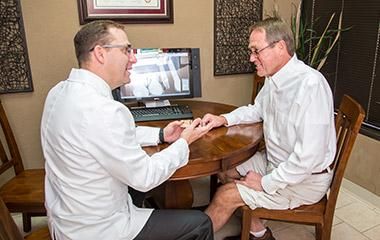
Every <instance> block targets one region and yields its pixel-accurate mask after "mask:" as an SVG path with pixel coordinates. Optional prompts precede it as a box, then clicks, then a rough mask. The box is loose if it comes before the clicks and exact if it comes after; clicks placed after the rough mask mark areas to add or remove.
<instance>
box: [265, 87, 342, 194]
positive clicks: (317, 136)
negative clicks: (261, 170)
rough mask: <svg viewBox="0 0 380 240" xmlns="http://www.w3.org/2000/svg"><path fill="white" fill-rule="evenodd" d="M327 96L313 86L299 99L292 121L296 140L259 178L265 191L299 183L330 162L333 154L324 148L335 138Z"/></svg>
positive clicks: (272, 190) (270, 191) (270, 192)
mask: <svg viewBox="0 0 380 240" xmlns="http://www.w3.org/2000/svg"><path fill="white" fill-rule="evenodd" d="M330 98H331V96H329V94H326V92H325V91H324V90H323V89H322V88H318V87H317V86H314V87H313V88H312V90H310V91H305V94H304V97H303V98H302V99H299V101H298V103H297V105H298V106H299V111H298V114H297V118H296V122H295V123H294V126H295V128H296V129H295V131H296V140H295V144H294V149H293V152H291V153H290V155H289V157H288V159H287V160H286V161H284V162H282V163H280V164H279V166H278V167H277V168H276V169H274V170H273V171H272V172H271V173H270V174H268V175H265V176H264V177H263V178H262V181H261V183H262V186H263V189H264V191H265V192H267V193H269V194H273V193H275V192H276V191H277V190H279V189H283V188H285V187H286V186H287V185H294V184H297V183H300V182H302V181H303V180H304V179H305V178H307V177H308V176H310V175H311V174H312V172H313V170H315V169H320V170H323V168H326V166H328V165H329V163H330V159H332V157H331V155H332V154H331V153H330V154H329V153H328V152H327V151H329V144H331V143H330V140H331V139H332V138H334V139H335V135H334V134H335V131H331V130H332V128H331V122H333V120H332V119H331V117H332V118H333V112H332V111H333V110H332V108H333V107H332V106H331V105H332V100H331V99H330ZM331 135H333V136H331Z"/></svg>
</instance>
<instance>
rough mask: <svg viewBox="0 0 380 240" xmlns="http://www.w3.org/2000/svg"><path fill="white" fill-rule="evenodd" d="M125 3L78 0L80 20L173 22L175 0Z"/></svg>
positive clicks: (84, 21)
mask: <svg viewBox="0 0 380 240" xmlns="http://www.w3.org/2000/svg"><path fill="white" fill-rule="evenodd" d="M129 2H130V4H129ZM118 4H119V5H118ZM123 4H124V5H120V1H115V3H114V4H112V1H106V2H104V3H102V1H100V0H78V11H79V22H80V24H81V25H83V24H86V23H88V22H90V21H94V20H105V19H109V20H114V21H117V22H121V23H126V24H139V23H140V24H141V23H144V24H145V23H173V0H138V1H136V0H134V1H124V3H123Z"/></svg>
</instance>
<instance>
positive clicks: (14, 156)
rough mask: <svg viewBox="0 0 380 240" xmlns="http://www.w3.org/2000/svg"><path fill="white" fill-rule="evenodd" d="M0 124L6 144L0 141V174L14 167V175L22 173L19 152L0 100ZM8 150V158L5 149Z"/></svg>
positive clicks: (22, 168)
mask: <svg viewBox="0 0 380 240" xmlns="http://www.w3.org/2000/svg"><path fill="white" fill-rule="evenodd" d="M0 124H1V128H2V131H3V134H4V137H5V141H6V144H3V139H1V141H0V159H1V165H0V174H2V173H3V172H5V171H6V170H8V169H9V168H11V167H14V171H15V174H16V175H17V174H19V173H20V172H22V171H24V166H23V164H22V159H21V155H20V152H19V150H18V147H17V143H16V140H15V137H14V135H13V132H12V129H11V126H10V125H9V122H8V118H7V115H6V114H5V110H4V107H3V104H2V103H1V100H0ZM5 147H7V148H8V150H9V154H10V157H8V154H7V151H6V148H5Z"/></svg>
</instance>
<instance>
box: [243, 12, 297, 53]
mask: <svg viewBox="0 0 380 240" xmlns="http://www.w3.org/2000/svg"><path fill="white" fill-rule="evenodd" d="M253 31H265V36H266V41H267V42H268V43H269V44H271V43H274V42H278V41H280V40H284V42H285V44H286V48H287V51H288V53H289V55H290V56H293V54H294V51H295V49H294V38H293V32H292V30H291V29H290V27H289V26H288V25H287V24H286V23H285V22H284V21H283V20H282V19H280V18H277V17H270V18H267V19H264V20H262V21H260V22H257V23H255V24H254V25H252V26H251V27H250V31H249V32H250V33H252V32H253Z"/></svg>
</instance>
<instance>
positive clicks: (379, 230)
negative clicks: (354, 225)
mask: <svg viewBox="0 0 380 240" xmlns="http://www.w3.org/2000/svg"><path fill="white" fill-rule="evenodd" d="M363 234H364V235H365V236H367V237H368V238H369V239H371V240H380V225H378V226H376V227H374V228H371V229H370V230H368V231H365V232H364V233H363Z"/></svg>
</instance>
